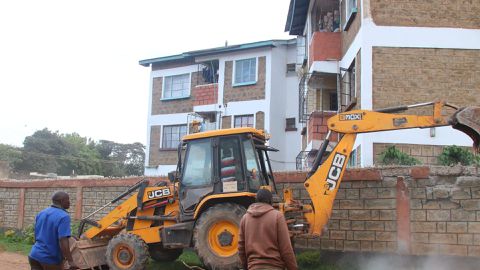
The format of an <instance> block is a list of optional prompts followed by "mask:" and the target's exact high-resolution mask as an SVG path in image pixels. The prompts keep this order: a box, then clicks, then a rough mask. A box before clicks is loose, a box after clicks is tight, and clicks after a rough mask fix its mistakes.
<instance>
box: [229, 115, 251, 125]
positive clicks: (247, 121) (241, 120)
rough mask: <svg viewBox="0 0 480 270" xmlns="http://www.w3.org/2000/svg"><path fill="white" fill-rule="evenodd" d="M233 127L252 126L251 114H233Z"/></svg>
mask: <svg viewBox="0 0 480 270" xmlns="http://www.w3.org/2000/svg"><path fill="white" fill-rule="evenodd" d="M233 127H236V128H237V127H253V114H249V115H239V116H235V122H234V123H233Z"/></svg>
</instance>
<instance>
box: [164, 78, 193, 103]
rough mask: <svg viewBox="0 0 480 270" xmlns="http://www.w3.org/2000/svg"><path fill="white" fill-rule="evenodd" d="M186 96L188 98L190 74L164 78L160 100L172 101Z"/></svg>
mask: <svg viewBox="0 0 480 270" xmlns="http://www.w3.org/2000/svg"><path fill="white" fill-rule="evenodd" d="M188 96H190V74H188V73H187V74H182V75H175V76H166V77H165V82H164V84H163V95H162V98H164V99H174V98H184V97H188Z"/></svg>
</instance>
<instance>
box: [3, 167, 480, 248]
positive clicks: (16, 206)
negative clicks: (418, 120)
mask: <svg viewBox="0 0 480 270" xmlns="http://www.w3.org/2000/svg"><path fill="white" fill-rule="evenodd" d="M305 177H306V173H305V172H281V173H276V182H277V188H278V189H279V190H281V189H283V188H287V187H290V188H292V189H293V193H294V197H295V198H300V200H302V201H303V203H309V202H310V199H309V197H308V194H307V192H306V190H305V189H304V188H303V181H304V180H305ZM139 179H140V178H132V179H109V180H105V179H90V180H58V181H53V180H52V181H47V180H42V181H28V182H26V181H0V215H1V216H0V220H1V221H2V226H3V227H8V228H22V227H24V226H27V225H29V224H31V223H32V222H33V217H34V215H35V214H36V213H37V212H38V211H39V210H40V209H43V208H45V207H47V206H48V205H49V204H50V202H49V197H50V195H51V193H52V192H53V191H55V190H59V189H61V190H66V191H67V192H68V193H69V194H70V195H71V201H72V206H71V209H70V210H69V211H70V213H71V215H72V217H74V218H75V219H80V218H81V217H82V216H85V215H86V214H88V213H91V212H92V211H93V210H95V209H96V208H98V207H100V206H102V205H104V204H106V203H108V202H109V201H111V200H112V199H113V198H115V197H116V196H117V195H118V194H120V193H121V192H123V191H124V190H126V188H127V187H128V186H131V185H133V184H134V183H136V182H137V181H138V180H139ZM164 180H165V179H164V178H154V179H152V181H153V182H157V181H164ZM114 206H115V205H114ZM114 206H112V207H110V208H107V209H105V210H104V211H102V212H100V213H99V215H97V216H96V217H95V218H98V217H100V216H101V215H104V214H106V213H107V212H108V211H109V210H111V209H112V208H113V207H114ZM295 245H296V247H297V248H310V249H324V250H333V251H360V252H381V253H395V254H413V255H427V254H437V255H457V256H475V257H479V256H480V173H479V171H478V168H476V167H461V166H457V167H441V166H432V167H386V168H370V169H350V170H347V172H346V173H345V176H344V180H343V182H342V183H341V186H340V189H339V191H338V193H337V198H336V200H335V202H334V209H333V213H332V216H331V219H330V222H329V223H328V230H327V231H326V232H325V233H324V234H323V235H322V236H321V237H297V238H296V239H295Z"/></svg>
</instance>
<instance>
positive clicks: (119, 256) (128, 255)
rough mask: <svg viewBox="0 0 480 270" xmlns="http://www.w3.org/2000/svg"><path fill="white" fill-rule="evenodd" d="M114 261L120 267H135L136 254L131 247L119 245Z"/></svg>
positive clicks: (114, 254)
mask: <svg viewBox="0 0 480 270" xmlns="http://www.w3.org/2000/svg"><path fill="white" fill-rule="evenodd" d="M113 261H114V263H115V265H117V266H118V267H120V268H122V269H127V268H129V267H130V266H132V265H133V262H134V261H135V254H134V252H133V250H132V248H131V247H130V246H128V245H124V244H119V245H117V246H116V247H115V250H114V251H113Z"/></svg>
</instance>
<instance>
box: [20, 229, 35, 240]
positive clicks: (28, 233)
mask: <svg viewBox="0 0 480 270" xmlns="http://www.w3.org/2000/svg"><path fill="white" fill-rule="evenodd" d="M21 237H22V242H24V243H26V244H30V245H33V244H34V243H35V227H34V226H33V225H28V226H27V227H25V228H24V229H23V230H22V233H21Z"/></svg>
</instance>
